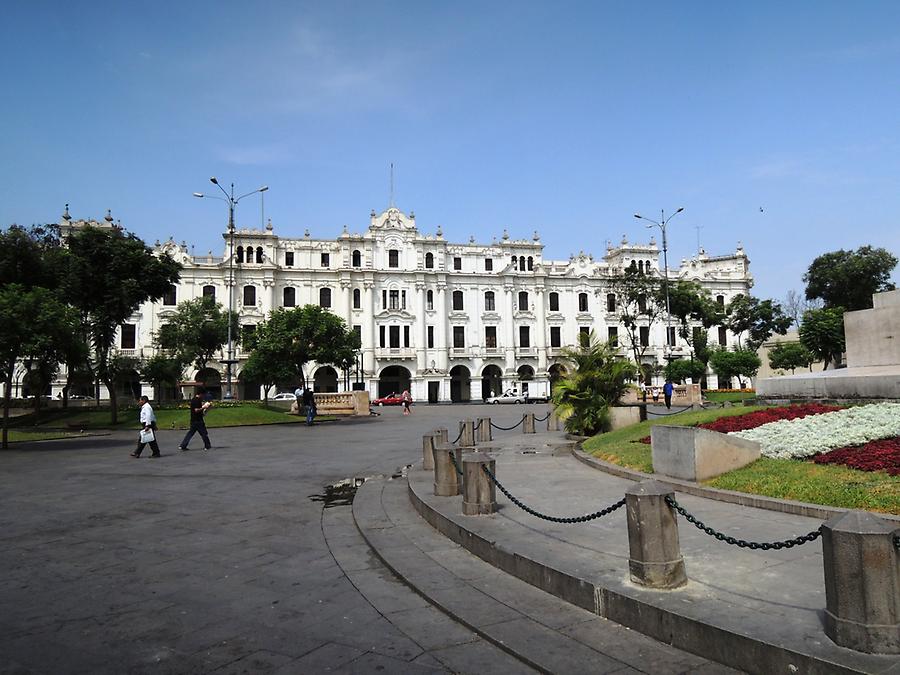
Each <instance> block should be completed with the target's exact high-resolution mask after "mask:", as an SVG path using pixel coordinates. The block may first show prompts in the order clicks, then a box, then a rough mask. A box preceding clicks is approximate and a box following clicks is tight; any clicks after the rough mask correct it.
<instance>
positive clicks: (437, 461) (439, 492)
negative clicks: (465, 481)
mask: <svg viewBox="0 0 900 675" xmlns="http://www.w3.org/2000/svg"><path fill="white" fill-rule="evenodd" d="M455 450H456V448H454V447H453V446H452V445H444V444H443V443H438V444H436V445H435V446H434V452H433V455H434V494H435V496H437V497H453V496H454V495H458V494H459V489H460V482H459V476H458V474H457V473H456V467H455V466H453V461H452V460H451V459H450V453H451V452H454V451H455Z"/></svg>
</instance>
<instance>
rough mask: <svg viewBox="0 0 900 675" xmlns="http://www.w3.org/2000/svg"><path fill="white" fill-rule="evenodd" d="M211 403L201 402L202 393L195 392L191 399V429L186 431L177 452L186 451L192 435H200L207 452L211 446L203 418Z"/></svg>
mask: <svg viewBox="0 0 900 675" xmlns="http://www.w3.org/2000/svg"><path fill="white" fill-rule="evenodd" d="M211 405H212V403H210V402H209V401H204V400H203V392H202V391H199V390H198V391H197V392H196V393H195V394H194V398H192V399H191V428H190V429H188V432H187V434H185V436H184V440H183V441H181V445H179V446H178V449H179V450H187V449H188V443H190V442H191V439H192V438H193V437H194V434H200V438H202V439H203V449H204V450H209V449H210V448H211V447H212V445H210V443H209V434H208V433H207V432H206V422H205V421H204V419H203V416H204V415H205V414H206V411H207V410H209V408H210V406H211Z"/></svg>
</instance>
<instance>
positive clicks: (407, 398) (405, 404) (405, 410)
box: [400, 390, 412, 415]
mask: <svg viewBox="0 0 900 675" xmlns="http://www.w3.org/2000/svg"><path fill="white" fill-rule="evenodd" d="M400 400H401V401H402V402H403V414H404V415H409V413H410V412H411V411H410V409H409V406H410V405H412V396H410V395H409V391H406V390H404V392H403V394H402V395H401V396H400Z"/></svg>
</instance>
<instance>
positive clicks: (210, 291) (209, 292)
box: [203, 286, 216, 300]
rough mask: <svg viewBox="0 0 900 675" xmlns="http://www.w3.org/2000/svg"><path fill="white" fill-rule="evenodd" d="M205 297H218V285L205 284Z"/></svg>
mask: <svg viewBox="0 0 900 675" xmlns="http://www.w3.org/2000/svg"><path fill="white" fill-rule="evenodd" d="M203 297H204V298H212V299H213V300H215V299H216V287H215V286H204V287H203Z"/></svg>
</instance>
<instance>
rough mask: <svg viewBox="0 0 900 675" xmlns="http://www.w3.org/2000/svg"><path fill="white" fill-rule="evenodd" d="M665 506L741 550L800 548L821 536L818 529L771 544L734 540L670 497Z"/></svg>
mask: <svg viewBox="0 0 900 675" xmlns="http://www.w3.org/2000/svg"><path fill="white" fill-rule="evenodd" d="M666 504H668V505H669V506H671V507H672V508H673V509H675V510H676V511H678V513H680V514H681V515H682V516H684V519H685V520H687V521H688V522H689V523H691V524H692V525H694V526H695V527H696V528H698V529H700V530H703V531H704V532H706V534H708V535H710V536H711V537H715V538H716V539H718V540H719V541H724V542H725V543H726V544H731V545H732V546H739V547H741V548H749V549H752V550H754V551H755V550H757V549H762V550H763V551H768V550H769V549H775V550H776V551H777V550H780V549H782V548H793V547H794V546H800V545H801V544H805V543H807V542H810V541H815V540H816V539H818V538H819V537H821V536H822V528H821V527H819V529H817V530H813V531H812V532H809V533H808V534H801V535H800V536H799V537H795V538H794V539H786V540H785V541H773V542H756V541H744V540H743V539H735V538H734V537H729V536H728V535H726V534H723V533H722V532H717V531H716V530H714V529H713V528H711V527H709V526H708V525H705V524H704V523H703V522H702V521H700V520H697V519H696V518H695V517H694V516H692V515H691V514H690V513H688V512H687V511H686V510H685V509H684V507H683V506H681V505H680V504H679V503H678V502H677V501H675V498H674V497H672V496H671V495H666Z"/></svg>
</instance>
